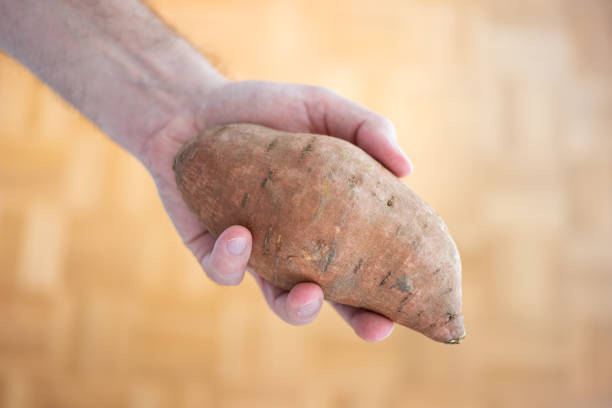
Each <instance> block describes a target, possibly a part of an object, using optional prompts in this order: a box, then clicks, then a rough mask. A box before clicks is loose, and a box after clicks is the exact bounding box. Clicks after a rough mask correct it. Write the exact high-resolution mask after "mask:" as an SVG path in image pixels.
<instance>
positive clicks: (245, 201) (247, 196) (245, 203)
mask: <svg viewBox="0 0 612 408" xmlns="http://www.w3.org/2000/svg"><path fill="white" fill-rule="evenodd" d="M248 201H249V193H244V196H243V197H242V203H240V206H241V207H242V208H246V206H247V202H248Z"/></svg>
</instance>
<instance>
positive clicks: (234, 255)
mask: <svg viewBox="0 0 612 408" xmlns="http://www.w3.org/2000/svg"><path fill="white" fill-rule="evenodd" d="M251 242H252V238H251V233H250V232H249V230H248V229H246V228H244V227H241V226H237V225H235V226H233V227H229V228H228V229H226V230H225V231H223V232H222V233H221V235H219V238H217V240H216V241H215V240H214V237H213V236H212V235H211V234H210V233H208V232H204V233H203V234H201V235H200V236H199V237H196V239H194V240H192V241H191V242H189V243H188V245H187V246H188V247H189V248H190V249H191V250H192V251H193V253H194V255H195V256H196V257H197V259H198V261H199V262H200V264H201V265H202V268H203V269H204V272H206V274H207V275H208V276H209V277H210V279H211V280H213V281H214V282H216V283H218V284H220V285H238V284H239V283H240V282H241V281H242V278H243V277H244V271H245V269H246V265H247V262H248V261H249V256H250V255H251Z"/></svg>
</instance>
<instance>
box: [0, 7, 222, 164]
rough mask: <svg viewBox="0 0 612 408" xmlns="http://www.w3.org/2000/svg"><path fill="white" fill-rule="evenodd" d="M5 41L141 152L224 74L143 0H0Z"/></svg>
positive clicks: (1, 42)
mask: <svg viewBox="0 0 612 408" xmlns="http://www.w3.org/2000/svg"><path fill="white" fill-rule="evenodd" d="M0 47H1V48H2V49H3V50H5V51H6V52H7V53H8V54H10V55H12V56H13V57H14V58H16V59H17V60H19V61H20V62H21V63H23V64H24V65H26V66H27V67H28V68H29V69H30V70H31V71H32V72H33V73H34V74H36V75H37V76H38V77H39V78H41V79H42V80H43V81H45V82H46V83H47V84H49V85H50V86H51V87H53V88H54V89H55V90H56V91H57V92H58V93H60V94H61V95H62V96H63V97H64V98H65V99H66V100H67V101H68V102H70V103H71V104H72V105H74V106H75V107H76V108H77V109H78V110H80V111H81V112H82V113H83V114H84V115H85V116H87V117H88V118H89V119H90V120H91V121H92V122H94V123H95V124H96V125H97V126H98V127H100V128H101V129H102V130H103V131H104V132H105V133H107V134H108V135H109V136H110V137H111V138H113V139H114V140H115V141H117V142H118V143H119V144H121V145H122V146H124V147H125V148H127V149H128V150H129V151H131V152H132V153H134V154H136V155H137V156H140V155H141V153H142V149H143V146H144V145H145V144H146V138H147V137H149V136H150V135H152V134H153V133H154V132H155V131H156V130H158V129H159V128H161V127H163V126H165V125H166V124H167V123H168V121H170V120H171V119H172V118H175V117H177V116H178V115H181V114H184V113H185V111H188V110H195V109H198V104H199V103H200V102H201V100H202V98H203V96H204V95H205V94H206V92H207V90H208V89H209V88H211V87H213V86H215V85H216V84H217V83H219V82H221V81H223V79H222V76H221V75H220V74H219V73H217V72H216V71H215V70H214V68H213V67H212V66H211V65H210V64H209V63H208V62H207V61H206V59H205V58H204V57H203V56H202V55H201V54H200V53H198V52H197V51H196V50H195V49H194V48H193V47H192V46H191V45H190V44H189V43H188V42H187V41H185V40H184V39H182V38H181V37H179V36H177V35H176V34H175V33H174V32H173V31H172V30H171V29H169V28H168V27H167V26H166V25H165V24H164V23H163V22H162V21H161V20H159V19H158V18H157V17H156V16H155V15H154V14H153V13H152V12H151V11H150V10H149V9H148V8H147V7H146V6H145V5H143V4H142V3H140V2H139V1H137V0H105V1H95V0H44V1H39V0H0Z"/></svg>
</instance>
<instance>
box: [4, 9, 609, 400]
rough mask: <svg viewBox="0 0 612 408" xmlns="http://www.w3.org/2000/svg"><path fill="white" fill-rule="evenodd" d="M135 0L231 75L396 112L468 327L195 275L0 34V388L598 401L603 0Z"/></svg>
mask: <svg viewBox="0 0 612 408" xmlns="http://www.w3.org/2000/svg"><path fill="white" fill-rule="evenodd" d="M151 4H152V6H153V7H154V8H155V9H156V10H157V11H158V12H159V13H160V14H161V15H162V16H164V17H165V18H166V19H167V20H168V21H169V22H170V23H171V24H172V25H173V26H175V27H176V28H177V29H178V30H179V31H180V32H181V33H183V34H184V35H186V36H187V37H189V38H190V39H191V40H192V41H193V42H194V44H196V46H198V47H199V48H200V49H202V50H204V51H206V52H207V53H208V54H210V55H213V56H214V57H213V59H214V60H215V62H216V63H217V64H219V65H220V66H221V68H222V69H223V70H224V71H225V72H226V73H227V74H228V75H230V76H231V77H232V78H234V79H247V78H248V79H251V78H259V79H270V80H279V81H294V82H303V83H312V84H318V85H323V86H327V87H330V88H333V89H335V90H337V91H338V92H340V93H342V94H344V95H345V96H347V97H349V98H351V99H354V100H356V101H358V102H361V103H363V104H365V105H367V106H369V107H370V108H372V109H374V110H376V111H379V112H380V113H382V114H384V115H386V116H387V117H389V118H390V119H391V120H392V121H393V122H394V123H395V125H396V127H397V131H398V135H399V137H400V143H401V145H402V147H403V148H404V149H405V150H406V151H407V152H408V154H409V155H410V156H411V157H412V159H413V161H414V163H415V167H416V172H415V173H414V174H413V175H411V176H410V177H408V178H407V179H406V180H405V181H406V183H408V184H409V185H410V186H411V187H413V188H414V189H415V190H416V191H417V192H419V194H420V195H422V197H424V198H425V199H426V200H427V201H428V202H429V203H430V204H431V205H432V206H433V207H434V208H436V209H437V210H438V211H439V213H440V215H441V216H442V217H443V218H444V219H445V220H446V222H447V224H448V226H449V228H450V230H451V232H452V233H453V235H454V237H455V239H456V241H457V244H458V246H459V249H460V251H461V254H462V258H463V263H464V278H463V279H464V284H463V292H464V313H465V317H466V324H467V330H468V338H467V339H466V341H465V343H464V344H462V345H460V346H447V345H442V344H437V343H434V342H432V341H430V340H428V339H426V338H425V337H424V336H422V335H419V334H417V333H415V332H412V331H409V330H408V329H405V328H403V327H396V329H395V332H394V333H393V335H392V336H391V337H390V338H389V339H387V340H386V341H384V342H382V343H379V344H374V345H373V344H366V343H364V342H362V341H360V340H358V339H357V338H356V337H355V336H354V334H353V333H352V331H351V329H350V328H349V327H348V326H346V325H344V324H343V323H342V322H341V319H340V318H339V317H338V316H337V315H336V314H335V313H333V312H332V310H331V308H330V307H325V309H324V311H323V312H322V315H321V316H320V318H319V319H318V320H317V321H316V322H315V323H314V324H312V325H310V326H307V327H302V328H295V327H290V326H287V325H285V324H284V323H282V322H281V321H280V320H279V319H277V318H276V317H275V316H273V314H272V313H271V312H270V311H269V310H268V309H267V307H266V305H265V302H264V300H263V298H262V297H261V296H260V294H259V292H258V290H257V288H256V285H255V284H254V282H253V281H252V279H250V278H248V277H247V278H246V280H245V282H244V284H243V285H241V286H240V287H237V288H222V287H217V286H215V285H214V284H212V283H211V282H209V281H208V280H207V279H206V278H205V277H204V275H203V274H202V272H201V271H200V270H199V269H198V265H197V264H196V262H195V260H194V259H193V258H192V256H191V255H190V254H189V253H188V251H187V250H185V249H184V248H183V247H182V246H181V242H180V240H179V238H178V236H177V235H176V234H175V232H174V231H173V228H172V226H171V223H170V221H169V220H168V219H167V217H166V215H165V213H164V211H163V208H162V206H161V204H160V202H159V199H158V197H157V196H156V192H155V189H154V185H153V183H152V181H151V180H150V178H149V176H148V174H147V173H146V172H145V170H144V169H143V168H142V167H141V166H140V165H139V163H137V162H136V161H135V160H134V159H133V158H131V157H129V156H128V155H127V154H126V153H124V152H123V151H121V150H120V149H119V148H118V147H117V146H115V145H113V144H112V143H111V142H110V141H109V140H108V139H107V138H106V137H105V136H104V135H102V134H101V133H100V132H99V131H98V130H96V129H95V128H93V126H91V125H90V124H88V123H87V122H86V121H85V120H84V119H83V118H81V117H80V116H79V114H78V113H76V112H75V111H73V110H72V109H71V108H69V107H68V106H66V104H65V103H63V102H62V101H61V100H59V99H58V97H56V96H55V95H54V94H53V93H52V92H51V91H50V90H49V89H48V88H46V87H45V86H44V85H42V84H41V83H40V82H39V81H38V80H36V79H35V78H34V77H33V76H32V75H31V74H29V73H28V72H27V71H25V70H24V69H23V68H22V67H20V66H19V65H18V64H17V63H15V62H14V61H12V60H11V59H9V58H7V57H6V56H0V268H1V273H0V406H2V407H10V408H18V407H155V408H158V407H159V408H162V407H185V408H187V407H209V406H210V407H212V406H215V407H451V406H452V407H516V406H525V407H559V406H562V407H609V406H612V347H611V345H612V340H611V339H612V250H611V249H612V248H611V247H612V79H611V78H612V2H610V1H609V0H599V1H589V0H587V1H571V0H565V1H557V0H537V1H527V0H525V1H504V0H499V1H484V0H483V1H477V0H474V1H469V0H466V1H426V0H422V1H410V2H408V1H400V0H379V1H376V2H372V1H366V0H351V1H348V0H344V1H337V2H325V1H322V0H317V1H306V0H303V1H285V0H264V1H256V2H255V1H247V0H235V1H234V0H232V1H228V0H216V1H204V0H182V1H170V0H165V1H162V0H158V1H151Z"/></svg>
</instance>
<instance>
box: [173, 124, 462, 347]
mask: <svg viewBox="0 0 612 408" xmlns="http://www.w3.org/2000/svg"><path fill="white" fill-rule="evenodd" d="M174 171H175V176H176V182H177V186H178V189H179V190H180V192H181V193H182V196H183V199H184V200H185V202H186V203H187V205H188V206H189V208H190V209H191V210H192V211H193V212H194V213H195V214H196V215H197V217H198V218H199V220H200V221H201V222H202V224H203V225H205V226H206V227H207V228H208V229H209V231H210V232H211V233H212V234H213V235H215V236H218V234H220V233H221V232H222V231H223V230H224V229H225V228H227V227H229V226H231V225H236V224H238V225H244V226H245V227H247V228H248V229H249V230H250V231H251V233H252V235H253V251H252V254H251V258H250V261H249V264H250V265H251V266H252V267H253V268H254V269H255V271H257V272H258V273H259V274H260V275H262V276H263V277H264V278H265V279H266V280H268V281H269V282H271V283H273V284H274V285H276V286H279V287H281V288H284V289H290V288H291V287H293V286H294V285H295V284H297V283H299V282H304V281H311V282H316V283H317V284H319V285H320V286H321V287H322V289H323V293H324V295H325V298H326V299H329V300H333V301H335V302H339V303H343V304H347V305H352V306H357V307H361V308H365V309H369V310H372V311H375V312H377V313H380V314H382V315H384V316H387V317H388V318H390V319H392V320H394V321H396V322H398V323H400V324H402V325H405V326H408V327H410V328H412V329H415V330H418V331H420V332H421V333H423V334H425V335H426V336H428V337H430V338H432V339H434V340H437V341H442V342H446V343H458V342H459V340H460V339H462V338H463V337H464V336H465V331H464V328H463V316H462V315H461V262H460V260H459V254H458V251H457V248H456V246H455V244H454V242H453V240H452V238H451V237H450V235H449V233H448V231H447V229H446V226H445V225H444V223H443V221H442V220H441V219H440V217H439V216H438V215H437V214H436V213H435V212H434V211H433V210H432V209H431V208H430V207H429V206H428V205H427V204H426V203H425V202H424V201H423V200H422V199H420V198H419V197H418V196H417V195H416V194H415V193H414V192H413V191H412V190H410V189H409V188H408V187H407V186H406V185H405V184H404V183H402V182H401V181H400V180H399V179H398V178H397V177H395V176H394V175H393V174H392V173H390V172H389V171H388V170H387V169H385V168H384V167H383V166H382V165H380V164H379V163H378V162H377V161H376V160H374V159H373V158H371V157H370V156H369V155H368V154H366V153H365V152H364V151H362V150H361V149H360V148H358V147H356V146H354V145H352V144H351V143H349V142H346V141H344V140H341V139H338V138H333V137H329V136H323V135H313V134H292V133H286V132H280V131H277V130H273V129H268V128H265V127H262V126H257V125H248V124H234V125H227V126H222V127H215V128H212V129H209V130H207V131H205V132H203V133H202V134H200V135H198V136H196V137H195V138H193V139H191V140H190V141H188V142H187V143H186V144H185V145H184V146H183V147H182V148H181V149H180V150H179V152H178V153H177V154H176V157H175V161H174Z"/></svg>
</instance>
